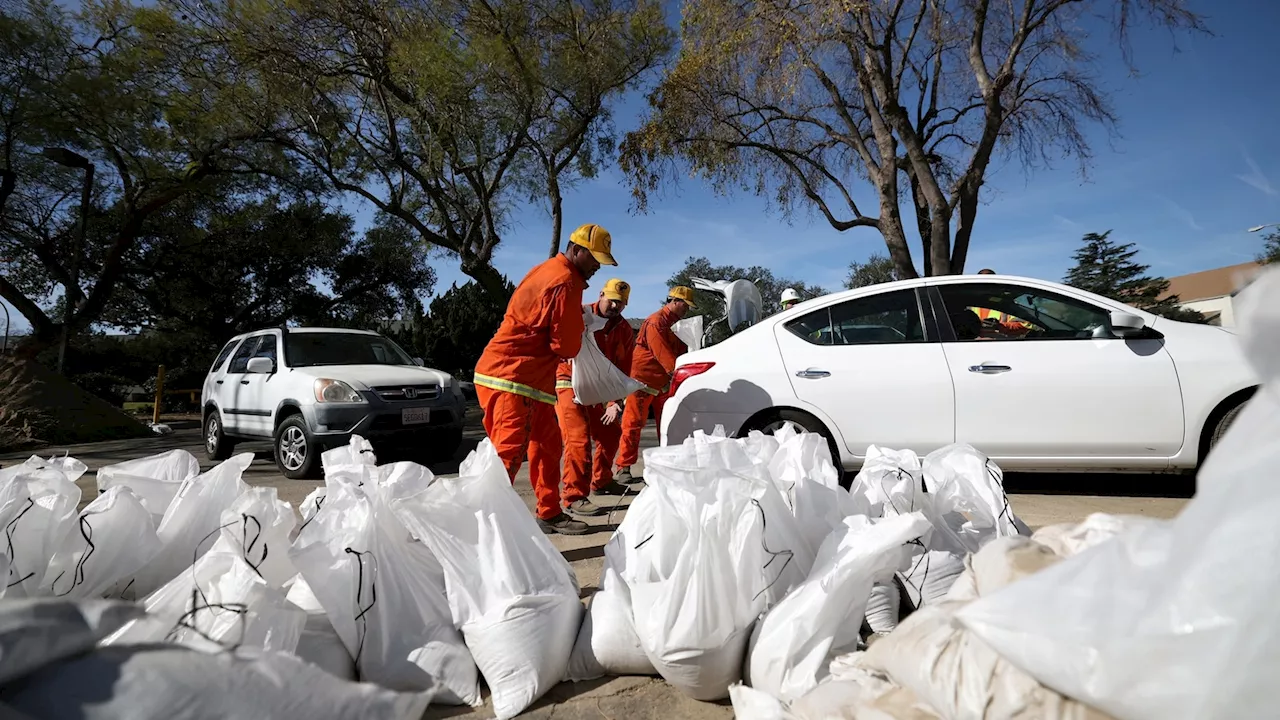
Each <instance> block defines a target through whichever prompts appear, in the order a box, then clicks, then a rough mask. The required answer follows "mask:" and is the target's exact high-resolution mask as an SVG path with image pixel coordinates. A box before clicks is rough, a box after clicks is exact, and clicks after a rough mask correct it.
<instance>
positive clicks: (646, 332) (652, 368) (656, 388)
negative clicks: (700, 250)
mask: <svg viewBox="0 0 1280 720" xmlns="http://www.w3.org/2000/svg"><path fill="white" fill-rule="evenodd" d="M691 307H694V304H693V289H692V288H688V287H685V286H683V285H677V286H675V287H673V288H671V291H670V292H668V293H667V301H666V302H665V303H663V304H662V307H661V308H660V309H659V310H658V311H657V312H655V313H654V314H652V315H650V316H649V317H647V318H645V321H644V323H643V324H642V325H641V326H640V331H639V332H637V333H636V348H635V350H634V351H633V352H632V355H631V377H632V378H633V379H634V380H636V381H638V382H642V383H644V384H645V387H643V388H641V389H639V390H637V391H635V392H634V393H631V395H630V396H629V397H628V398H627V404H626V409H625V410H624V411H623V413H622V446H621V448H620V449H619V450H618V473H617V474H616V475H614V478H613V479H614V480H615V481H616V482H618V483H620V484H623V485H634V484H637V483H640V482H642V479H640V478H637V477H635V476H634V475H632V474H631V466H632V465H635V464H636V461H637V460H639V459H640V431H641V430H643V429H644V426H645V423H647V422H648V421H649V409H650V408H652V409H653V419H654V420H655V421H656V422H657V423H658V427H662V405H663V403H665V402H666V400H667V391H668V390H669V388H670V385H671V373H672V372H674V371H675V369H676V358H678V357H680V356H681V355H683V354H685V353H686V352H688V350H689V348H688V346H686V345H685V344H684V341H682V340H681V339H680V338H678V337H676V334H675V332H674V331H672V329H671V326H672V325H674V324H676V322H678V321H679V320H680V319H681V318H683V317H684V316H685V314H686V313H688V312H689V308H691Z"/></svg>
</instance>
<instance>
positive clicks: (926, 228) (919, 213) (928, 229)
mask: <svg viewBox="0 0 1280 720" xmlns="http://www.w3.org/2000/svg"><path fill="white" fill-rule="evenodd" d="M907 179H908V180H910V182H911V203H912V206H913V207H914V208H915V211H916V229H917V230H918V231H919V232H920V244H921V245H922V246H923V247H922V248H921V249H922V251H923V255H924V258H923V260H924V276H925V277H933V222H932V221H930V220H929V203H927V202H925V199H924V193H922V192H921V191H920V181H919V180H918V179H917V178H916V174H915V173H914V172H912V171H911V169H910V167H909V166H908V168H907Z"/></svg>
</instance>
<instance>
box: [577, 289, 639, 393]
mask: <svg viewBox="0 0 1280 720" xmlns="http://www.w3.org/2000/svg"><path fill="white" fill-rule="evenodd" d="M583 322H584V323H585V324H586V328H587V329H586V331H584V332H583V333H582V349H581V350H579V351H578V356H577V357H575V358H573V377H572V380H573V401H574V402H576V403H578V404H579V405H602V404H604V403H608V402H614V401H616V400H621V399H623V398H625V397H626V396H628V395H630V394H631V393H633V392H636V391H637V390H640V389H641V388H643V387H644V383H642V382H637V381H636V380H633V379H631V377H630V376H629V375H628V374H627V373H626V372H625V371H623V370H619V369H618V366H617V365H614V364H613V361H612V360H610V359H609V358H608V357H606V356H605V354H604V352H603V351H602V350H601V349H600V346H599V345H598V344H597V343H596V333H595V331H596V330H600V329H602V328H603V327H604V325H605V323H606V322H607V321H606V320H605V319H604V318H602V317H599V316H598V315H596V314H595V313H594V312H592V311H590V310H587V312H586V313H585V314H584V315H583Z"/></svg>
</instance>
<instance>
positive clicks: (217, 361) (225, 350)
mask: <svg viewBox="0 0 1280 720" xmlns="http://www.w3.org/2000/svg"><path fill="white" fill-rule="evenodd" d="M239 344H240V341H239V340H232V341H231V342H229V343H227V344H226V345H223V346H222V352H219V353H218V357H216V358H214V360H213V367H211V368H209V372H211V373H214V372H217V371H218V368H220V367H222V363H224V362H226V361H227V356H228V355H230V354H231V351H232V350H235V349H236V346H237V345H239Z"/></svg>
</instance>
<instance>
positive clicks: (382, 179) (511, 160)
mask: <svg viewBox="0 0 1280 720" xmlns="http://www.w3.org/2000/svg"><path fill="white" fill-rule="evenodd" d="M167 6H168V7H170V8H171V14H172V17H173V23H174V25H175V27H176V28H178V30H177V31H175V32H174V33H173V34H172V35H171V36H170V43H169V45H168V46H167V47H166V53H168V54H170V55H172V56H175V57H180V58H183V59H182V61H181V62H182V64H183V65H184V66H185V67H186V68H187V69H188V71H191V72H203V73H204V74H205V75H206V76H208V77H209V78H210V79H211V81H217V82H221V83H222V84H223V87H222V92H221V98H222V99H223V100H224V101H225V103H226V108H227V110H228V111H234V110H235V109H236V108H239V107H250V108H253V109H254V112H253V113H252V115H253V116H254V117H259V118H261V119H263V120H264V121H265V123H264V125H262V127H261V129H262V130H263V131H265V132H267V133H268V134H269V136H270V143H271V144H272V146H273V147H275V148H277V149H279V150H280V151H281V152H283V153H284V154H285V155H286V156H288V157H290V158H295V159H297V160H299V161H300V162H301V163H302V164H303V165H304V166H305V168H306V170H307V172H306V174H305V176H304V177H301V178H298V177H295V178H293V179H294V180H296V181H299V182H301V183H302V184H304V185H307V186H309V187H315V188H327V189H334V190H337V191H339V192H343V193H349V194H352V195H355V196H358V197H360V198H362V199H363V200H365V201H367V202H369V203H371V204H372V205H374V206H375V207H376V208H378V209H379V210H380V211H381V212H383V213H385V214H387V215H390V216H392V217H395V218H397V219H398V220H400V221H401V222H403V223H405V224H406V225H408V226H409V227H411V228H412V229H413V230H414V231H415V232H416V233H417V234H418V236H419V237H420V238H421V240H423V241H424V242H426V243H428V244H430V245H432V246H435V247H437V248H439V249H441V250H444V251H445V252H447V253H448V254H450V255H451V256H452V257H454V258H456V259H457V260H458V261H459V263H460V265H461V269H462V271H463V272H465V273H466V274H468V275H470V276H471V277H473V278H475V279H476V280H477V281H478V282H479V283H480V284H481V286H483V287H484V288H485V289H487V290H489V291H490V292H492V293H494V294H495V296H500V295H502V293H503V291H504V281H503V279H502V277H501V276H500V275H499V273H498V272H497V270H495V269H494V267H493V265H492V259H493V252H494V250H495V248H496V247H497V245H498V243H499V242H500V239H501V233H502V231H503V229H504V223H505V221H506V219H507V217H508V214H509V212H510V211H511V209H512V207H513V206H514V205H515V204H516V203H518V202H520V201H522V200H523V199H524V198H523V197H522V194H531V195H533V196H534V197H535V198H537V199H539V200H541V201H547V202H549V207H550V210H551V214H552V219H553V222H552V225H553V240H556V241H557V243H558V241H559V239H560V230H559V229H560V227H561V225H562V219H561V218H562V214H563V207H562V203H563V201H562V192H563V189H564V188H567V187H568V186H570V185H571V184H572V183H573V182H574V181H575V180H576V179H579V178H582V177H590V176H591V175H593V174H594V173H595V172H596V170H597V169H598V168H599V167H600V165H601V163H603V162H605V161H607V160H608V159H609V157H610V155H611V152H612V150H611V148H612V147H613V146H614V143H613V142H612V141H611V140H610V135H611V125H610V123H609V107H610V104H611V102H612V101H613V100H614V99H616V98H617V96H619V95H620V94H621V93H622V92H624V91H625V90H627V89H629V88H631V87H632V86H633V85H634V83H635V82H636V80H637V79H638V78H639V77H640V76H641V75H642V74H643V73H644V72H645V71H647V70H649V69H650V68H653V67H654V66H655V65H657V64H658V63H659V62H661V61H662V59H663V58H664V57H665V56H666V55H667V54H668V52H669V49H670V47H671V43H672V33H671V31H670V30H669V28H668V27H667V25H666V22H665V19H664V17H663V14H662V7H661V3H660V2H659V1H658V0H567V1H566V0H519V1H517V0H438V1H435V2H421V3H398V2H392V1H391V0H351V1H350V2H337V3H335V2H329V1H327V0H299V1H298V2H293V3H277V2H269V1H268V0H250V1H249V2H241V1H239V0H237V1H235V2H232V1H231V0H212V1H199V2H197V1H196V0H169V2H168V3H167ZM553 244H555V243H553Z"/></svg>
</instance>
